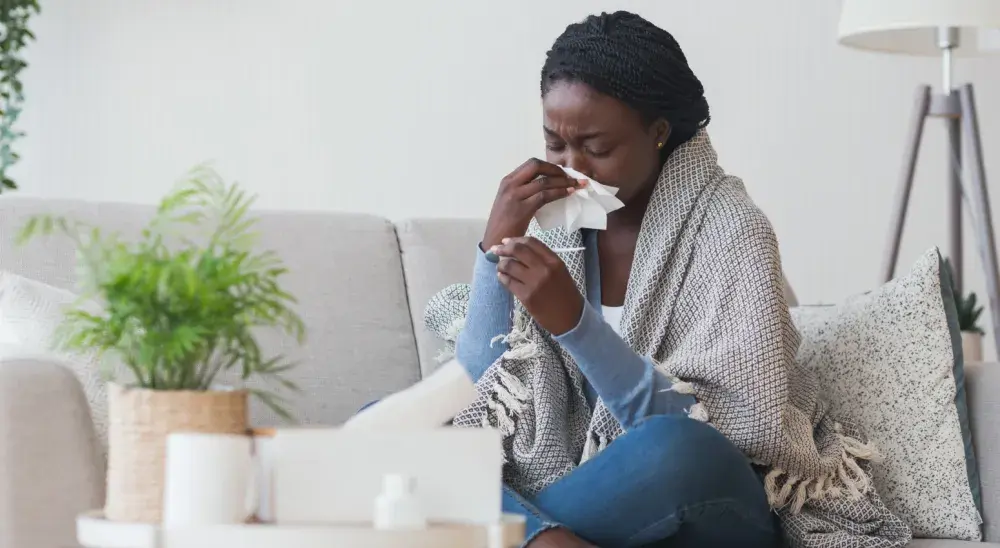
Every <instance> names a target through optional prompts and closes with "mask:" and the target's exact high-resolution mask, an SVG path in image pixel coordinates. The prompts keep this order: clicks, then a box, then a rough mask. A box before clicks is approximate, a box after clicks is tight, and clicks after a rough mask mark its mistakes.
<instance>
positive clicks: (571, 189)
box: [566, 187, 577, 194]
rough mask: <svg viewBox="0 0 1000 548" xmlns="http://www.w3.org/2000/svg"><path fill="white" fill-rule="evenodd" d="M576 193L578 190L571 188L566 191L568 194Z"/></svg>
mask: <svg viewBox="0 0 1000 548" xmlns="http://www.w3.org/2000/svg"><path fill="white" fill-rule="evenodd" d="M576 191H577V189H576V188H573V187H569V188H567V189H566V194H573V193H574V192H576Z"/></svg>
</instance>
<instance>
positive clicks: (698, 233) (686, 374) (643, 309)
mask: <svg viewBox="0 0 1000 548" xmlns="http://www.w3.org/2000/svg"><path fill="white" fill-rule="evenodd" d="M531 234H532V235H533V236H535V237H536V238H538V239H539V240H541V241H542V242H544V243H545V244H547V245H548V246H549V247H552V248H572V247H581V246H582V236H581V234H580V233H579V232H573V233H569V232H566V231H564V230H551V231H545V232H542V231H540V230H538V227H537V225H535V224H533V226H532V229H531ZM563 259H564V260H565V262H566V266H567V267H568V268H569V271H570V273H571V274H572V276H573V278H574V280H575V281H576V283H577V285H578V287H579V288H580V289H581V291H583V290H584V288H585V287H586V283H585V279H584V276H585V270H584V257H583V253H582V252H576V253H569V254H564V255H563ZM782 283H783V282H782V276H781V261H780V258H779V254H778V244H777V240H776V238H775V235H774V231H773V230H772V228H771V225H770V223H769V222H768V220H767V218H766V217H765V216H764V214H763V213H762V212H761V211H760V210H759V209H758V208H757V207H756V206H755V205H754V203H753V202H752V200H751V199H750V197H749V196H748V195H747V193H746V191H745V189H744V187H743V183H742V182H741V181H740V180H739V179H738V178H736V177H732V176H728V175H726V174H725V173H724V172H723V170H722V169H721V168H720V167H719V165H718V162H717V155H716V153H715V150H714V149H713V148H712V145H711V142H710V141H709V138H708V134H707V133H706V132H705V131H704V130H702V131H700V132H699V133H698V134H697V135H696V136H695V137H693V138H692V139H691V140H690V141H688V142H687V143H685V144H684V145H682V146H681V147H679V148H678V149H677V150H676V151H675V152H674V153H673V154H672V155H671V156H670V158H669V160H668V161H667V163H666V164H665V165H664V167H663V170H662V172H661V173H660V177H659V179H658V181H657V184H656V189H655V190H654V192H653V196H652V198H651V200H650V204H649V208H648V209H647V211H646V214H645V217H644V218H643V222H642V228H641V230H640V233H639V239H638V242H637V244H636V254H635V259H634V262H633V264H632V271H631V274H630V276H629V281H628V288H627V292H626V298H625V309H624V315H623V319H622V337H623V338H624V339H625V341H626V342H628V343H629V345H630V346H631V347H632V349H634V350H635V351H636V352H638V353H639V354H640V355H644V356H650V357H652V358H653V360H654V361H655V362H656V363H658V364H660V367H661V368H662V370H663V372H664V373H665V374H667V375H670V376H671V377H672V378H673V379H675V380H676V381H677V382H676V383H675V385H674V388H673V389H674V390H677V391H678V392H685V393H691V394H694V396H695V398H696V400H697V402H698V403H697V405H695V406H694V407H692V408H691V409H690V411H689V416H690V417H691V418H692V419H695V420H702V421H708V422H709V424H711V425H712V426H714V427H715V428H717V429H718V430H719V431H721V432H722V433H723V434H725V435H726V437H728V438H729V439H730V440H731V441H732V442H733V443H734V444H736V446H737V447H739V448H740V450H742V451H743V452H744V453H745V454H746V455H747V456H748V458H749V459H750V460H751V461H752V462H754V463H756V464H759V465H763V466H765V467H766V469H767V470H768V472H767V474H766V476H765V478H764V486H765V490H766V492H767V497H768V499H769V501H770V503H771V505H772V507H774V508H775V509H776V510H777V511H778V513H779V514H780V516H781V518H782V524H783V528H784V531H785V534H786V537H787V538H788V540H789V541H790V542H791V544H792V545H793V546H796V547H798V546H808V547H831V548H832V547H836V548H840V547H897V546H898V547H901V546H904V545H905V544H906V543H907V542H909V540H910V533H909V529H908V528H907V527H906V525H905V524H903V523H902V522H901V521H900V520H899V519H898V518H897V517H895V516H894V515H892V513H890V512H889V510H888V509H887V508H886V507H885V506H884V504H882V502H881V500H880V499H879V497H878V495H877V494H876V493H875V489H874V488H873V486H872V483H871V479H870V475H869V471H868V462H867V461H869V460H871V459H873V458H875V457H876V452H875V450H874V448H872V447H871V446H869V445H868V444H866V443H864V442H863V441H862V438H861V437H860V434H859V433H858V432H855V431H853V430H851V429H850V427H848V426H847V425H841V424H839V423H838V422H836V421H835V420H834V419H833V418H832V417H830V416H828V415H827V412H826V411H827V406H826V405H825V403H824V402H823V400H822V399H821V398H820V392H821V390H820V386H819V385H818V383H817V380H816V377H815V376H814V375H813V374H812V373H811V372H810V371H807V370H806V369H804V368H802V367H800V365H799V364H798V363H797V362H796V360H795V355H796V350H797V348H798V344H799V335H798V333H797V331H796V330H795V327H794V326H793V324H792V322H791V319H790V317H789V313H788V306H787V304H786V302H785V298H784V293H783V288H782ZM468 295H469V287H468V286H467V285H456V286H451V287H449V288H446V289H445V290H444V291H442V292H441V293H439V294H438V295H437V296H435V297H434V298H433V299H432V300H431V302H430V303H429V305H428V308H427V311H426V314H425V321H426V323H427V326H428V328H430V329H431V330H432V331H434V332H435V333H437V334H438V335H439V336H441V337H442V338H444V339H445V340H446V341H449V342H450V343H452V344H453V343H454V340H455V337H456V334H457V332H458V331H459V329H460V328H461V326H462V325H463V324H464V318H465V314H466V311H467V309H468ZM503 338H504V340H505V341H506V342H507V343H508V344H509V350H508V351H507V352H505V353H504V355H503V357H502V358H500V359H499V360H498V361H497V362H496V363H494V364H493V365H492V366H491V367H490V368H489V369H488V370H487V372H486V374H485V375H484V376H483V377H482V378H481V379H480V381H479V382H478V383H477V388H478V391H479V399H478V400H477V401H476V403H475V404H473V405H472V406H471V407H470V408H469V409H467V410H465V411H464V412H462V413H461V414H460V415H459V416H458V417H456V419H455V424H456V425H458V426H469V427H478V426H486V427H495V428H498V429H499V430H500V431H501V432H502V434H503V435H504V441H505V443H504V450H505V455H504V456H505V458H506V464H505V467H504V479H505V481H506V482H507V484H508V485H510V486H511V487H512V488H514V489H515V490H517V491H519V492H521V493H523V494H526V495H528V496H530V495H532V494H534V493H537V492H538V491H540V490H542V489H543V488H545V487H546V486H547V485H550V484H551V483H553V482H554V481H556V480H558V479H559V478H560V477H562V476H563V475H565V474H566V473H568V472H570V471H571V470H573V469H574V468H575V467H576V466H578V465H579V464H580V463H581V462H583V461H585V460H587V459H588V458H590V457H592V456H593V455H594V454H596V453H597V452H599V451H601V450H602V449H603V448H605V447H606V446H607V445H608V444H609V443H612V442H613V440H614V439H615V438H616V437H617V436H619V435H621V433H622V427H621V425H620V424H619V423H618V422H617V421H616V420H615V419H614V417H613V416H612V415H611V413H610V412H609V411H608V409H607V408H606V407H605V406H604V404H603V403H601V402H598V403H597V405H596V407H595V409H594V410H593V412H592V411H591V410H590V408H589V406H588V405H587V401H586V399H585V396H584V388H583V387H584V383H583V380H584V379H583V376H582V373H581V372H580V370H579V369H578V368H577V366H576V364H575V363H574V362H573V359H572V358H571V357H570V356H569V354H568V353H567V352H565V351H564V350H563V349H562V348H561V347H560V346H559V345H558V344H557V343H555V341H554V340H553V339H552V337H551V336H550V335H549V334H548V333H546V332H545V331H544V330H543V329H542V328H541V327H540V326H539V325H538V324H537V323H535V322H534V321H533V320H532V318H531V317H530V316H529V315H528V314H527V313H526V312H525V310H524V309H523V307H521V306H520V305H518V306H516V309H515V312H514V329H513V330H512V332H511V333H509V334H508V335H506V336H505V337H503Z"/></svg>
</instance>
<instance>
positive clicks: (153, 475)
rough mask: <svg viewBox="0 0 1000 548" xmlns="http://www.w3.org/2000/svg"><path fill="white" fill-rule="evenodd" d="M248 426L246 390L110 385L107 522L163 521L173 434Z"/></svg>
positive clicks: (243, 429) (238, 430) (217, 431)
mask: <svg viewBox="0 0 1000 548" xmlns="http://www.w3.org/2000/svg"><path fill="white" fill-rule="evenodd" d="M247 422H248V420H247V392H246V391H244V390H232V391H207V392H196V391H186V390H148V389H143V388H126V387H123V386H121V385H117V384H109V385H108V423H109V424H108V475H107V482H108V483H107V500H106V501H105V506H104V514H105V516H106V518H107V519H108V520H111V521H132V522H145V523H158V522H160V521H161V519H162V510H163V483H164V476H163V470H164V464H165V460H166V458H165V457H166V455H165V447H166V441H167V435H168V434H170V433H172V432H201V433H206V434H246V433H247Z"/></svg>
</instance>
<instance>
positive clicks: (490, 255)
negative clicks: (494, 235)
mask: <svg viewBox="0 0 1000 548" xmlns="http://www.w3.org/2000/svg"><path fill="white" fill-rule="evenodd" d="M486 260H487V261H489V262H491V263H493V264H496V263H499V262H500V256H499V255H497V254H496V253H493V250H492V249H490V250H489V251H487V252H486Z"/></svg>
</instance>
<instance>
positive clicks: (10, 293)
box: [0, 271, 108, 447]
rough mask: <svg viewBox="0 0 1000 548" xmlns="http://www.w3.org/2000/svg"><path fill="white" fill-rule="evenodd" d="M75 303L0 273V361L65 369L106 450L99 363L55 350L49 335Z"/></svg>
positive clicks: (104, 404) (74, 298)
mask: <svg viewBox="0 0 1000 548" xmlns="http://www.w3.org/2000/svg"><path fill="white" fill-rule="evenodd" d="M76 301H77V296H76V295H74V294H73V293H71V292H69V291H66V290H63V289H59V288H56V287H52V286H50V285H47V284H44V283H42V282H38V281H35V280H30V279H28V278H24V277H22V276H18V275H16V274H12V273H10V272H3V271H0V360H4V359H40V360H49V361H56V362H59V363H62V364H64V365H66V366H67V367H68V368H69V369H70V370H72V371H73V373H74V374H75V375H76V377H77V379H79V380H80V384H82V385H83V390H84V393H85V394H86V395H87V400H88V402H89V403H90V413H91V417H92V418H93V421H94V428H95V430H96V432H97V435H98V438H99V439H100V441H101V446H102V447H106V446H107V432H108V401H107V395H106V394H107V392H106V388H105V382H104V380H103V379H102V378H101V373H100V364H99V363H98V361H99V360H98V359H97V358H96V357H95V356H93V355H80V354H73V353H68V352H63V351H59V350H56V349H55V344H54V343H55V341H54V339H53V335H54V334H55V330H56V328H57V327H58V326H59V324H60V323H61V322H62V320H63V311H64V310H65V309H66V308H67V307H68V306H70V305H73V304H75V303H76ZM93 306H94V307H95V308H97V307H96V305H93Z"/></svg>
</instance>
